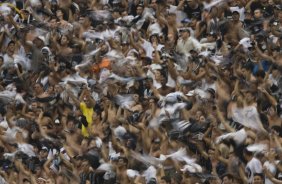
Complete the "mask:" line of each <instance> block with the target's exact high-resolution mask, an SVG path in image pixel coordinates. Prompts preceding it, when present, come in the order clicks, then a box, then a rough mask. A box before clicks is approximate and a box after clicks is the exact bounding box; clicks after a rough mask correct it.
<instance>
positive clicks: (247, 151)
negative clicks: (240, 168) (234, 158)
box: [244, 148, 253, 156]
mask: <svg viewBox="0 0 282 184" xmlns="http://www.w3.org/2000/svg"><path fill="white" fill-rule="evenodd" d="M244 154H246V155H247V156H253V153H252V152H250V151H249V150H248V149H247V148H245V149H244Z"/></svg>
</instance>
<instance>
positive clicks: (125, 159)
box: [118, 156, 128, 164]
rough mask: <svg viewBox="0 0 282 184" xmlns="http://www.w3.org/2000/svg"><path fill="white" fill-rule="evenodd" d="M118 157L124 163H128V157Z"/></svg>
mask: <svg viewBox="0 0 282 184" xmlns="http://www.w3.org/2000/svg"><path fill="white" fill-rule="evenodd" d="M118 159H122V160H123V161H124V162H125V163H126V164H128V159H127V158H126V157H123V156H120V157H119V158H118Z"/></svg>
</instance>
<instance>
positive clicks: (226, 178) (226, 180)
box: [221, 174, 233, 184]
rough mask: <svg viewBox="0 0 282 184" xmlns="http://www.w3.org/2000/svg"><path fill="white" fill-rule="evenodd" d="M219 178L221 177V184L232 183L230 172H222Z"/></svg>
mask: <svg viewBox="0 0 282 184" xmlns="http://www.w3.org/2000/svg"><path fill="white" fill-rule="evenodd" d="M221 178H222V184H232V183H233V176H232V175H231V174H224V175H223V176H222V177H221Z"/></svg>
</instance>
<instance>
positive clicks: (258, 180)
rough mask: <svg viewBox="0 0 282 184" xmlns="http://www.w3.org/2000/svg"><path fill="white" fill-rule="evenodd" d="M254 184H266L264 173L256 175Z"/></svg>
mask: <svg viewBox="0 0 282 184" xmlns="http://www.w3.org/2000/svg"><path fill="white" fill-rule="evenodd" d="M252 184H264V176H263V174H262V173H255V174H254V177H253V182H252Z"/></svg>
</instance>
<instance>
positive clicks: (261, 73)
mask: <svg viewBox="0 0 282 184" xmlns="http://www.w3.org/2000/svg"><path fill="white" fill-rule="evenodd" d="M256 77H261V78H264V77H265V72H264V71H263V70H258V71H257V73H256Z"/></svg>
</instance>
